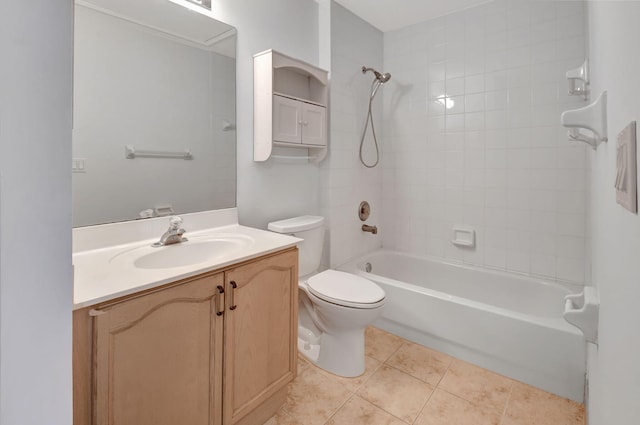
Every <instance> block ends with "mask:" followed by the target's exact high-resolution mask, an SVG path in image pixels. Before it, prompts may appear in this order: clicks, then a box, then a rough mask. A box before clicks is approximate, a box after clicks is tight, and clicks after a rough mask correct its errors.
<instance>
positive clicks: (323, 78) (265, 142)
mask: <svg viewBox="0 0 640 425" xmlns="http://www.w3.org/2000/svg"><path fill="white" fill-rule="evenodd" d="M253 64H254V118H253V121H254V128H253V131H254V134H253V144H254V154H253V159H254V161H266V160H267V159H269V158H270V157H271V156H272V155H274V152H275V150H276V149H284V150H286V149H289V148H294V149H300V148H304V149H306V150H307V155H306V156H307V157H308V158H309V159H310V160H311V161H315V162H317V161H321V160H322V159H323V158H324V157H325V155H326V150H327V102H328V76H327V71H324V70H322V69H319V68H316V67H315V66H313V65H309V64H307V63H305V62H301V61H299V60H297V59H294V58H291V57H289V56H285V55H283V54H281V53H278V52H275V51H273V50H267V51H266V52H262V53H258V54H257V55H255V56H254V58H253ZM303 158H304V156H303Z"/></svg>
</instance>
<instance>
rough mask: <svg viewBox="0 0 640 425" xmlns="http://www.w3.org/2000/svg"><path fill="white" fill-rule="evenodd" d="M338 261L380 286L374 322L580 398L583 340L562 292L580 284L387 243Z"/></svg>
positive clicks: (344, 269)
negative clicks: (379, 311) (382, 297)
mask: <svg viewBox="0 0 640 425" xmlns="http://www.w3.org/2000/svg"><path fill="white" fill-rule="evenodd" d="M367 264H370V265H371V271H370V272H367V271H366V269H367ZM339 269H340V270H342V271H346V272H350V273H354V274H357V275H360V276H363V277H366V278H368V279H370V280H373V281H374V282H376V283H377V284H378V285H380V286H381V287H382V288H383V289H384V291H385V292H386V297H387V301H386V305H385V310H384V313H383V316H382V318H381V319H379V320H378V321H376V322H375V323H374V326H377V327H379V328H381V329H384V330H386V331H388V332H391V333H393V334H396V335H399V336H401V337H403V338H406V339H408V340H411V341H414V342H417V343H419V344H422V345H425V346H427V347H430V348H433V349H435V350H438V351H441V352H444V353H447V354H449V355H451V356H454V357H456V358H459V359H462V360H465V361H468V362H470V363H473V364H476V365H478V366H481V367H484V368H486V369H489V370H492V371H494V372H497V373H499V374H501V375H505V376H507V377H510V378H513V379H516V380H518V381H522V382H525V383H527V384H530V385H533V386H535V387H538V388H542V389H543V390H546V391H549V392H551V393H554V394H557V395H559V396H561V397H566V398H570V399H572V400H575V401H578V402H582V401H583V396H584V385H585V367H586V341H585V339H584V336H583V335H582V332H580V331H579V330H578V329H577V328H575V327H574V326H572V325H570V324H569V323H567V322H566V321H565V320H564V319H563V317H562V313H563V309H564V299H563V298H564V296H565V295H566V294H569V293H571V292H572V291H577V289H578V288H569V287H565V286H563V285H560V284H557V283H552V282H546V281H544V280H539V279H535V278H530V277H525V276H520V275H516V274H510V273H505V272H499V271H491V270H486V269H480V268H474V267H469V266H464V265H457V264H448V263H443V262H439V261H434V260H431V259H428V258H422V257H417V256H412V255H408V254H402V253H397V252H393V251H387V250H379V251H376V252H373V253H371V254H369V255H366V256H364V257H361V258H359V259H357V260H354V261H351V262H349V263H347V264H345V265H343V266H342V267H339Z"/></svg>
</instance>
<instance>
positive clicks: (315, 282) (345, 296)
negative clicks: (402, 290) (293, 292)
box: [307, 270, 385, 309]
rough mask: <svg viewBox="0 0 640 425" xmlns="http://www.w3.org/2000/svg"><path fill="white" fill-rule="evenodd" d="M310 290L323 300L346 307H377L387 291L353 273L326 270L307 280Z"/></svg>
mask: <svg viewBox="0 0 640 425" xmlns="http://www.w3.org/2000/svg"><path fill="white" fill-rule="evenodd" d="M307 287H308V289H309V292H310V293H311V294H313V295H314V296H316V297H318V298H320V299H321V300H324V301H327V302H330V303H332V304H337V305H341V306H345V307H353V308H362V309H368V308H377V307H380V306H381V305H382V304H384V298H385V293H384V290H382V288H380V287H379V286H378V285H376V284H375V283H373V282H372V281H370V280H368V279H365V278H362V277H360V276H356V275H354V274H351V273H345V272H340V271H337V270H325V271H323V272H322V273H318V274H317V275H315V276H312V277H310V278H309V280H308V281H307Z"/></svg>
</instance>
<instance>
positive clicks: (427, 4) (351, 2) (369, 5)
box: [336, 0, 488, 32]
mask: <svg viewBox="0 0 640 425" xmlns="http://www.w3.org/2000/svg"><path fill="white" fill-rule="evenodd" d="M336 1H337V2H338V3H340V4H341V5H342V6H344V7H346V8H347V9H349V10H350V11H351V12H353V13H355V14H356V15H358V16H359V17H361V18H362V19H364V20H365V21H367V22H369V23H370V24H371V25H373V26H374V27H376V28H378V29H379V30H380V31H382V32H387V31H394V30H397V29H400V28H403V27H406V26H409V25H413V24H417V23H418V22H423V21H426V20H428V19H433V18H437V17H439V16H442V15H446V14H448V13H452V12H456V11H458V10H462V9H466V8H469V7H472V6H476V5H478V4H482V3H487V2H488V0H336Z"/></svg>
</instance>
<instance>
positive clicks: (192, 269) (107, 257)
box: [73, 216, 301, 310]
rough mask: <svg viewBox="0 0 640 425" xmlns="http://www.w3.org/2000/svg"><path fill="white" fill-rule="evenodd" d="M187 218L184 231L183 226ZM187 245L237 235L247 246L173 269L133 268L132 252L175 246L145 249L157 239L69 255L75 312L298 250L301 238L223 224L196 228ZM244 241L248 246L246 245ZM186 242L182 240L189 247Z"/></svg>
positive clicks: (128, 242) (189, 235)
mask: <svg viewBox="0 0 640 425" xmlns="http://www.w3.org/2000/svg"><path fill="white" fill-rule="evenodd" d="M183 217H185V216H183ZM187 223H188V221H187V219H185V226H184V227H185V228H187ZM185 236H187V237H188V238H189V242H195V243H197V241H198V240H206V239H207V238H216V237H221V238H224V237H227V236H230V237H236V238H241V239H242V240H244V241H245V244H244V245H245V246H242V248H241V249H236V250H234V251H232V252H228V253H227V252H224V250H223V251H221V252H220V253H218V254H217V255H216V256H215V257H214V258H211V259H208V260H206V261H203V262H200V263H197V264H189V265H186V266H179V267H171V268H139V267H136V266H135V265H134V262H133V261H132V258H135V257H134V256H132V255H130V254H129V253H131V252H137V251H140V252H149V251H150V250H170V249H172V248H174V247H178V245H181V244H176V245H170V246H166V247H160V248H149V250H147V249H146V247H150V246H151V244H152V243H154V242H156V241H157V240H158V238H159V235H157V236H155V237H153V238H148V239H144V240H137V241H134V242H131V241H127V242H126V243H121V244H117V245H109V246H100V247H97V248H95V249H85V250H82V251H77V252H75V253H74V254H73V265H74V296H73V308H74V310H76V309H80V308H83V307H88V306H91V305H95V304H98V303H102V302H105V301H109V300H112V299H115V298H119V297H122V296H124V295H129V294H133V293H136V292H139V291H142V290H145V289H150V288H154V287H157V286H161V285H164V284H167V283H171V282H174V281H176V280H180V279H184V278H187V277H191V276H196V275H198V274H201V273H205V272H208V271H211V270H216V269H221V268H223V267H227V266H230V265H233V264H235V263H239V262H241V261H245V260H250V259H253V258H257V257H260V256H263V255H265V254H269V253H272V252H276V251H279V250H282V249H285V248H290V247H293V246H296V244H298V243H299V242H301V239H298V238H294V237H291V236H287V235H283V234H279V233H274V232H268V231H265V230H259V229H254V228H251V227H246V226H240V225H238V224H227V225H224V226H218V227H211V228H207V229H200V230H197V231H193V232H188V233H186V234H185ZM247 241H248V242H247ZM189 242H183V243H184V244H189Z"/></svg>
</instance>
